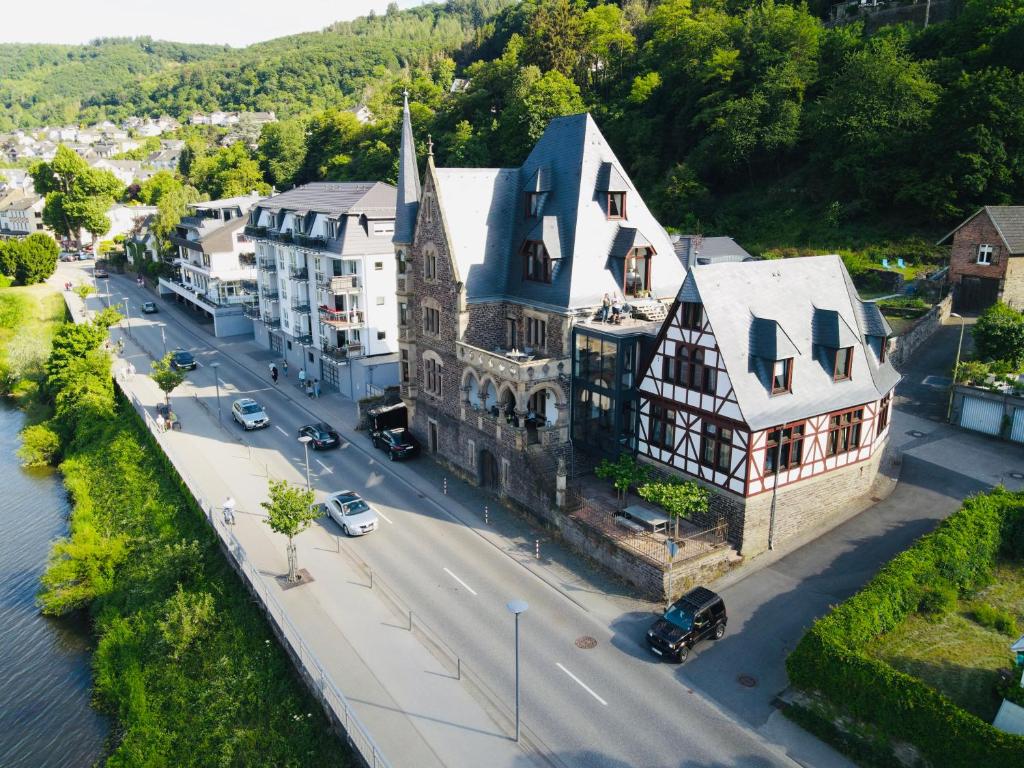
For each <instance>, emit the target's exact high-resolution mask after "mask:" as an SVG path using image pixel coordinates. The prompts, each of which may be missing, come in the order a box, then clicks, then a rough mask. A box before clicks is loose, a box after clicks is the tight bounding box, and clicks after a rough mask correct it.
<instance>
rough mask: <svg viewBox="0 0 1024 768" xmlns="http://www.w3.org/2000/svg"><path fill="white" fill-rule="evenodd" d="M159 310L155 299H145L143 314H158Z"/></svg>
mask: <svg viewBox="0 0 1024 768" xmlns="http://www.w3.org/2000/svg"><path fill="white" fill-rule="evenodd" d="M158 311H159V310H158V309H157V306H156V302H155V301H144V302H142V314H144V315H153V314H156V313H157V312H158Z"/></svg>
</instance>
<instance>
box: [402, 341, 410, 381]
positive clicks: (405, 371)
mask: <svg viewBox="0 0 1024 768" xmlns="http://www.w3.org/2000/svg"><path fill="white" fill-rule="evenodd" d="M401 363H402V366H401V367H402V383H403V384H408V383H409V350H408V349H403V350H402V355H401Z"/></svg>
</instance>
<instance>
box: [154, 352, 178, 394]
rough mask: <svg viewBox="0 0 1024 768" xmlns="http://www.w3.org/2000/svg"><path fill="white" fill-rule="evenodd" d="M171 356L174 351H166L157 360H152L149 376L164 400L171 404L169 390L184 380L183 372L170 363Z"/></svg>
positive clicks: (171, 390)
mask: <svg viewBox="0 0 1024 768" xmlns="http://www.w3.org/2000/svg"><path fill="white" fill-rule="evenodd" d="M173 358H174V353H172V352H168V353H167V354H166V355H164V356H163V357H162V358H160V359H159V360H154V361H153V363H152V365H151V366H150V374H149V375H150V378H152V379H153V381H155V382H156V385H157V386H158V387H160V389H161V391H162V392H163V393H164V402H165V403H166V404H167V405H170V404H171V392H173V391H174V390H175V389H177V388H178V387H179V386H181V384H182V382H183V381H185V372H184V371H182V370H179V369H178V368H175V367H174V366H172V365H171V360H173Z"/></svg>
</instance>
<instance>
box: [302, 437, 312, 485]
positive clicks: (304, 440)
mask: <svg viewBox="0 0 1024 768" xmlns="http://www.w3.org/2000/svg"><path fill="white" fill-rule="evenodd" d="M312 440H313V438H312V437H310V436H309V435H303V436H302V437H300V438H299V442H300V443H302V447H303V448H304V449H305V451H306V490H307V491H308V490H310V487H309V444H310V442H311V441H312Z"/></svg>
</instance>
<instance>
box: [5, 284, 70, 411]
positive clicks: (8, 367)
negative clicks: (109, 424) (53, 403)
mask: <svg viewBox="0 0 1024 768" xmlns="http://www.w3.org/2000/svg"><path fill="white" fill-rule="evenodd" d="M65 311H66V310H65V307H64V299H63V298H62V297H61V295H60V294H59V293H58V292H57V291H55V290H54V289H53V288H52V287H51V286H49V285H47V284H46V283H41V284H38V285H30V286H26V287H17V288H10V287H6V288H0V394H2V395H4V396H9V397H13V398H14V399H15V401H16V402H17V403H18V405H20V406H21V407H22V408H24V409H25V411H26V413H27V416H28V422H29V423H30V424H36V423H38V422H40V421H43V420H44V419H46V418H48V416H49V408H48V407H47V406H46V405H45V404H43V403H42V402H41V400H40V398H37V397H36V396H35V395H36V391H37V389H38V386H39V384H38V382H39V378H40V376H41V366H42V364H43V362H44V361H45V360H46V355H47V353H48V351H49V349H50V342H51V340H52V338H53V334H54V332H55V331H56V329H57V327H58V326H59V325H60V323H61V321H62V320H63V319H64V316H65Z"/></svg>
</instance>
